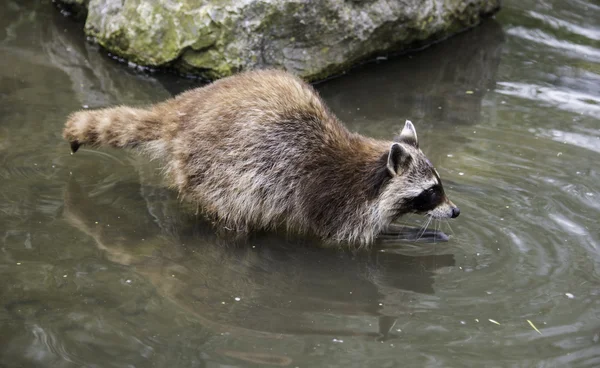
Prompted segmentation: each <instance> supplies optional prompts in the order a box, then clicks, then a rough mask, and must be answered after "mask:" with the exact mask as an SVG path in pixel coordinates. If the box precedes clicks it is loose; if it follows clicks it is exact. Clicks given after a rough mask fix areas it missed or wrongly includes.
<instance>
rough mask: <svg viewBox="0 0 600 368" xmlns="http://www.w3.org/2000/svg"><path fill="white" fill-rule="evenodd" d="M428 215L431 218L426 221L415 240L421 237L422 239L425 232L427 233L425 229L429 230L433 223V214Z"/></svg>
mask: <svg viewBox="0 0 600 368" xmlns="http://www.w3.org/2000/svg"><path fill="white" fill-rule="evenodd" d="M428 217H429V218H428V219H427V222H426V223H425V226H423V230H422V231H421V233H420V234H419V235H418V236H417V239H416V240H415V241H419V239H421V238H422V237H423V234H425V231H427V228H428V227H429V224H430V223H431V220H432V219H433V216H431V215H429V216H428Z"/></svg>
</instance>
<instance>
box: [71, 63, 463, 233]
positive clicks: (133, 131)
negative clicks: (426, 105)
mask: <svg viewBox="0 0 600 368" xmlns="http://www.w3.org/2000/svg"><path fill="white" fill-rule="evenodd" d="M407 126H408V124H407ZM410 127H412V124H410ZM405 129H407V128H406V127H405ZM404 133H405V132H404V131H403V134H404ZM409 133H410V129H409ZM412 133H414V128H413V131H412ZM64 137H65V139H67V140H68V141H69V142H70V143H71V147H72V148H73V150H74V151H76V150H77V148H78V147H79V146H80V145H83V144H86V145H91V146H100V145H107V146H113V147H121V148H125V147H140V148H142V149H143V150H144V151H146V152H148V153H149V154H150V155H151V156H152V157H154V158H160V159H163V160H164V162H165V163H166V172H167V176H168V177H169V178H170V180H171V183H172V184H173V185H174V187H175V188H177V190H178V191H179V192H180V193H181V194H182V196H183V197H184V198H186V199H187V200H190V201H193V202H196V203H198V205H199V206H200V207H201V208H202V209H203V210H204V211H205V212H206V213H207V214H209V215H212V216H214V217H215V218H216V219H218V220H220V221H221V222H222V223H223V224H224V225H225V226H227V227H230V228H235V229H237V230H242V231H247V230H250V229H269V228H274V227H278V226H281V225H283V226H286V227H287V228H288V229H293V230H295V231H301V232H305V231H308V232H312V233H314V234H317V235H319V236H320V237H322V238H323V239H326V240H333V241H345V242H358V243H361V244H368V243H371V242H372V241H373V240H374V239H375V237H376V235H377V234H378V233H379V232H381V231H382V230H383V229H384V228H385V227H386V226H387V225H388V224H389V223H390V222H391V221H392V220H393V219H394V218H396V217H398V216H400V215H402V214H404V213H406V212H413V210H412V209H411V208H406V204H407V203H409V200H410V199H411V198H413V197H416V195H417V194H418V193H420V192H422V191H423V190H424V189H426V185H425V183H426V182H431V180H433V179H432V175H433V174H432V171H431V170H429V169H427V167H428V164H426V162H428V161H427V160H426V158H425V156H424V155H423V154H422V152H421V151H420V150H419V149H418V144H417V142H416V133H414V136H410V137H406V139H404V140H402V139H400V140H399V143H397V145H396V150H394V149H392V151H391V152H392V153H390V146H392V144H393V143H394V142H392V141H388V142H386V141H378V140H374V139H370V138H366V137H363V136H361V135H359V134H356V133H351V132H349V131H348V130H347V129H346V128H345V127H344V126H343V125H342V123H341V122H340V121H339V120H338V119H337V118H336V117H335V116H334V115H333V114H332V113H331V112H330V111H329V110H328V109H327V107H326V106H325V104H324V103H323V101H322V100H321V99H320V98H319V97H318V95H317V93H316V92H315V91H314V89H313V88H312V87H311V86H309V85H308V84H306V83H304V82H302V81H301V80H300V79H298V78H296V77H294V76H291V75H290V74H287V73H285V72H281V71H255V72H247V73H243V74H239V75H236V76H233V77H229V78H225V79H222V80H219V81H217V82H215V83H213V84H211V85H208V86H206V87H203V88H198V89H194V90H191V91H188V92H185V93H183V94H181V95H179V96H177V97H175V98H172V99H170V100H167V101H164V102H162V103H159V104H156V105H154V106H150V107H148V108H147V109H137V108H130V107H115V108H107V109H101V110H95V111H80V112H77V113H74V114H73V115H71V116H70V117H69V119H68V121H67V124H66V127H65V130H64ZM400 138H402V136H401V137H400ZM390 160H391V161H390ZM390 162H392V164H390ZM390 165H391V166H390ZM424 167H425V168H426V169H425V170H424V169H423V168H424ZM431 169H432V168H431ZM440 185H441V183H440ZM442 194H443V193H442ZM403 204H404V207H403ZM437 205H438V204H436V206H437ZM439 205H440V206H438V207H439V208H437V207H436V208H435V211H438V212H440V211H442V212H444V211H445V212H444V214H443V216H444V217H450V216H448V215H447V213H448V208H450V209H451V208H452V206H453V205H452V204H451V203H450V202H449V201H448V200H447V199H446V198H445V196H444V197H443V198H442V199H440V203H439ZM442 205H444V206H445V207H444V208H442V209H440V208H441V206H442ZM450 212H451V210H450ZM432 213H434V212H432ZM440 213H441V212H440ZM438 217H442V216H440V215H439V214H438Z"/></svg>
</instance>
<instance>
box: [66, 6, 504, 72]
mask: <svg viewBox="0 0 600 368" xmlns="http://www.w3.org/2000/svg"><path fill="white" fill-rule="evenodd" d="M58 1H60V2H63V3H66V4H73V3H77V5H78V6H83V7H87V10H88V12H87V13H88V15H87V20H86V27H85V31H86V33H87V34H88V35H90V36H93V37H94V38H95V39H96V40H97V41H98V43H99V44H100V45H102V46H103V47H105V48H106V49H107V50H109V51H110V52H112V53H114V54H116V55H119V56H121V57H124V58H126V59H128V60H131V61H133V62H135V63H138V64H141V65H148V66H154V67H160V66H167V65H168V66H172V67H175V68H177V69H179V70H180V71H182V72H185V73H193V74H198V75H201V76H203V77H205V78H209V79H216V78H221V77H225V76H228V75H231V74H233V73H235V72H237V71H239V70H247V69H255V68H265V67H280V68H285V69H287V70H289V71H291V72H293V73H295V74H297V75H300V76H301V77H304V78H306V79H308V80H314V79H322V78H326V77H328V76H330V75H333V74H337V73H340V72H343V71H345V70H347V69H349V68H350V67H352V66H353V65H355V64H356V63H358V62H361V61H363V60H365V59H368V58H371V57H373V56H374V55H377V54H382V53H389V52H398V51H402V50H406V49H408V48H411V47H414V46H415V44H418V45H419V46H422V45H423V44H425V43H427V42H433V41H437V40H439V39H441V38H445V37H448V36H450V35H452V34H454V33H456V32H457V31H460V30H462V29H464V28H467V27H472V26H474V25H476V24H477V23H478V22H479V21H480V20H481V18H482V17H484V16H487V15H490V14H493V13H494V12H496V11H497V10H498V8H499V3H500V0H407V1H403V2H378V1H363V2H358V1H345V0H328V1H320V2H313V1H308V0H244V1H234V0H212V1H211V0H206V1H198V0H182V1H170V0H156V1H152V2H150V1H144V0H128V1H122V0H58Z"/></svg>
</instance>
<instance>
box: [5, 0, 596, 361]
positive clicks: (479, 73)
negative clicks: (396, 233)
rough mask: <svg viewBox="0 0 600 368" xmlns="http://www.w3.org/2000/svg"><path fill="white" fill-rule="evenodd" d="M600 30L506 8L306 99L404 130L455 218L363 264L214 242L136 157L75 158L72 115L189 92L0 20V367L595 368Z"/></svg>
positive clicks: (369, 128) (275, 238)
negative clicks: (436, 175)
mask: <svg viewBox="0 0 600 368" xmlns="http://www.w3.org/2000/svg"><path fill="white" fill-rule="evenodd" d="M599 20H600V6H599V5H598V2H594V1H590V2H585V1H583V0H571V1H568V2H567V1H562V0H543V1H533V0H527V1H525V0H507V1H504V9H503V10H502V11H501V13H499V14H498V15H497V17H496V18H495V19H494V20H488V21H486V22H485V24H483V25H482V26H481V27H479V28H477V29H474V30H472V31H469V32H466V33H463V34H461V35H459V36H457V37H454V38H451V39H449V40H447V41H446V42H443V43H441V44H438V45H435V46H433V47H430V48H428V49H426V50H424V51H422V52H418V53H415V54H412V55H406V56H402V57H398V58H394V59H393V60H388V61H382V62H380V63H372V64H368V65H365V66H362V67H360V68H357V69H355V70H352V71H351V72H349V73H348V74H347V75H345V76H342V77H339V78H336V79H332V80H329V81H327V82H324V83H320V84H318V85H317V88H318V90H319V91H320V93H321V94H322V96H323V97H324V99H325V100H326V101H327V103H328V104H329V105H330V106H331V108H332V109H333V110H334V111H335V113H336V114H338V116H339V117H340V118H341V119H342V120H343V121H345V122H346V123H347V125H348V126H349V127H350V128H351V129H352V130H356V131H359V132H361V133H363V134H365V135H369V136H374V137H382V138H383V137H390V136H391V135H392V134H393V133H394V132H396V131H397V130H398V129H399V128H400V127H401V126H402V123H403V121H404V120H405V119H411V120H412V121H413V122H414V123H415V124H416V127H417V130H418V133H419V139H420V142H421V146H422V147H423V149H424V151H425V153H426V154H427V155H428V156H429V158H430V159H431V160H432V161H433V162H434V163H435V164H436V166H437V168H438V171H439V172H440V175H441V177H442V178H443V180H444V182H445V183H446V184H445V186H446V191H447V192H448V193H449V196H450V198H451V199H452V200H453V201H454V202H455V203H457V204H458V205H459V206H460V208H461V216H460V217H459V218H457V219H456V220H453V221H451V222H449V223H446V222H443V223H439V224H435V226H436V227H439V228H440V229H441V230H442V231H444V232H445V233H447V234H449V235H450V240H449V241H448V242H445V243H439V242H436V243H418V244H415V243H406V242H396V243H394V244H389V243H386V244H381V243H380V244H377V245H376V246H375V247H374V248H373V249H372V250H370V251H364V252H358V253H356V252H351V251H347V250H335V249H322V248H319V247H318V245H316V244H312V243H310V242H309V241H308V240H302V239H297V238H295V237H294V236H293V235H276V234H263V235H257V236H255V237H253V238H251V239H250V240H248V242H247V244H246V245H243V246H234V245H231V244H224V243H223V242H222V241H221V240H220V239H219V238H217V237H216V235H215V231H214V229H213V228H212V227H211V226H209V225H208V224H206V223H205V222H204V221H203V220H202V218H198V217H196V216H195V215H194V212H193V210H191V209H190V208H189V206H187V205H186V204H181V203H179V202H178V200H177V196H176V194H175V193H173V192H171V191H169V190H167V189H164V186H163V185H162V182H161V179H160V175H159V171H158V168H157V167H156V166H154V165H152V164H149V163H148V161H147V160H146V159H145V158H143V157H138V156H136V155H135V154H132V153H130V152H124V151H117V150H108V149H105V150H88V149H82V150H80V151H79V152H78V153H77V154H76V155H73V156H71V155H70V154H69V147H68V145H67V144H66V143H65V142H64V141H63V140H62V138H61V130H62V126H63V123H64V121H65V117H66V116H67V115H68V114H69V113H70V112H72V111H74V110H77V109H80V108H82V106H87V107H90V108H93V107H99V106H107V105H112V104H118V103H122V104H136V105H140V104H147V103H152V102H156V101H160V100H163V99H165V98H167V97H169V96H171V95H173V94H175V93H178V92H180V91H183V90H185V89H188V88H191V87H194V86H197V85H198V82H196V81H193V80H182V79H177V78H174V77H172V76H168V75H158V74H150V75H149V74H145V73H143V72H139V71H136V70H135V69H133V68H128V67H127V66H126V65H123V64H120V63H117V62H115V61H114V60H111V59H110V58H109V57H107V56H106V55H105V53H104V52H102V51H99V50H98V49H97V47H95V46H93V45H90V44H88V43H86V42H85V39H84V36H82V34H81V31H80V28H81V24H80V23H77V22H74V21H72V20H71V19H68V18H65V17H64V16H63V15H61V14H60V12H59V11H57V10H56V9H54V8H53V5H52V4H51V3H50V2H48V1H45V2H44V1H42V2H38V1H16V0H8V1H3V2H1V4H0V25H1V26H0V55H1V58H0V65H1V68H0V179H1V180H0V198H1V199H0V239H1V240H0V366H2V367H80V366H87V367H269V366H275V367H325V366H327V367H396V366H429V367H466V366H478V367H480V366H486V367H500V366H519V367H533V366H537V367H565V366H569V367H597V366H600V225H599V221H598V220H599V218H600V21H599ZM406 221H407V222H409V223H411V224H414V225H415V226H419V225H421V224H423V222H424V219H423V218H420V217H417V216H413V217H410V218H408V219H406ZM450 226H451V228H450ZM528 321H530V322H531V325H530V323H529V322H528ZM533 326H535V327H536V328H537V329H538V330H539V333H538V332H537V331H536V330H535V329H534V327H533Z"/></svg>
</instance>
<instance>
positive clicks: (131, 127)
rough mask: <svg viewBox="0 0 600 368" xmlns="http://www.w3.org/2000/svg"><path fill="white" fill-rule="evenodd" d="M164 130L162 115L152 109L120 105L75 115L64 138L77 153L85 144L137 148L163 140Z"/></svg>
mask: <svg viewBox="0 0 600 368" xmlns="http://www.w3.org/2000/svg"><path fill="white" fill-rule="evenodd" d="M162 130H163V122H162V119H161V116H160V115H159V114H158V113H156V112H155V111H153V110H152V109H148V110H146V109H139V108H131V107H125V106H120V107H112V108H106V109H99V110H89V111H88V110H83V111H78V112H75V113H73V114H71V116H69V118H68V120H67V123H66V124H65V128H64V130H63V137H64V138H65V139H66V140H67V141H68V142H69V143H70V144H71V151H72V152H73V153H75V152H77V150H78V149H79V147H80V146H82V145H89V146H96V147H97V146H110V147H115V148H132V147H136V146H138V145H140V144H142V143H146V142H151V141H155V140H158V139H160V136H161V133H162Z"/></svg>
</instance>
